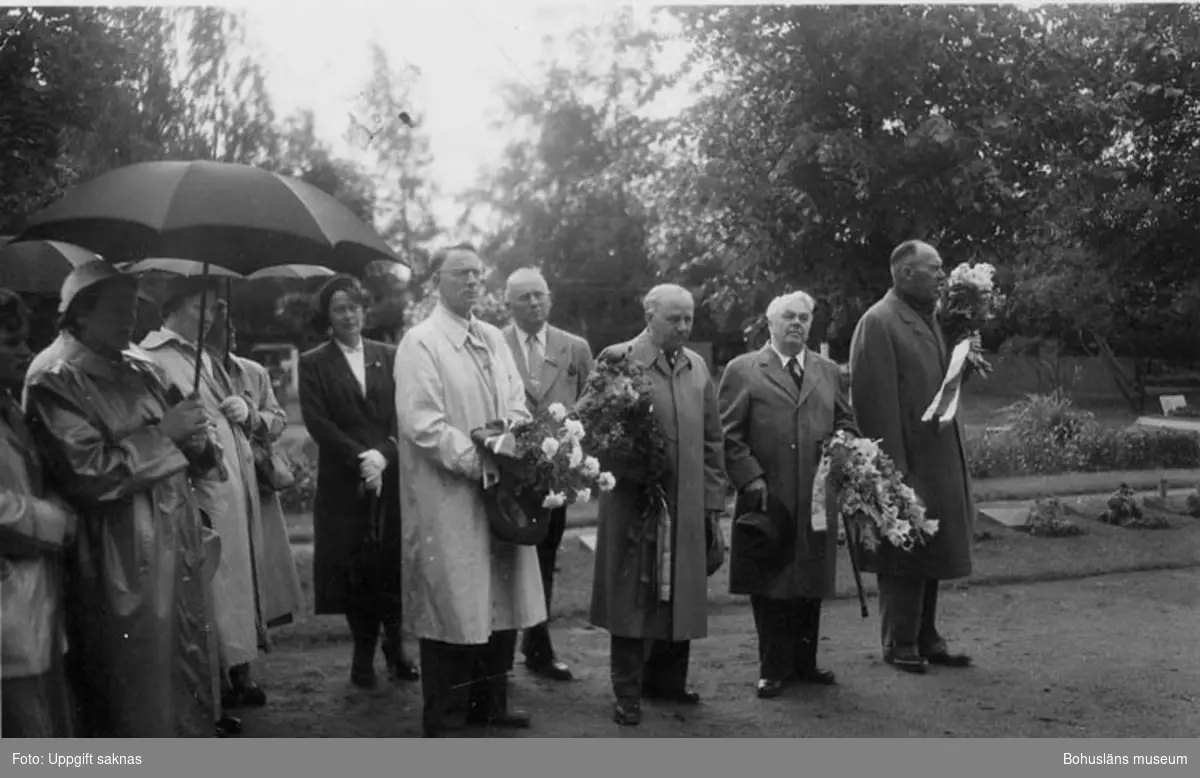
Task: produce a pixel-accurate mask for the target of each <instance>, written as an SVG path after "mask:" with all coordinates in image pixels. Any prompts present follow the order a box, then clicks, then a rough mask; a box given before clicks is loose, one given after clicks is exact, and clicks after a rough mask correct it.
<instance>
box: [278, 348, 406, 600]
mask: <svg viewBox="0 0 1200 778" xmlns="http://www.w3.org/2000/svg"><path fill="white" fill-rule="evenodd" d="M363 349H364V352H365V353H364V355H363V356H364V360H363V361H364V363H365V366H366V374H367V376H366V377H367V391H366V394H365V395H364V394H363V392H362V390H361V389H359V386H358V381H357V379H355V377H354V373H353V372H352V371H351V370H350V364H349V363H348V362H347V361H346V357H345V355H344V354H342V351H341V349H340V348H339V347H338V345H337V343H336V342H334V341H333V340H329V341H326V342H325V343H323V344H321V345H320V346H317V347H316V348H314V349H312V350H311V351H307V352H305V353H304V354H302V355H301V356H300V413H301V416H302V417H303V418H304V426H305V427H307V428H308V433H309V434H310V435H312V438H313V440H314V441H316V443H317V451H318V453H317V494H316V500H315V505H314V506H313V540H314V548H313V593H314V598H315V612H316V613H317V614H318V615H322V614H336V613H344V612H345V611H346V609H347V608H348V607H353V606H355V605H364V604H367V601H368V600H372V599H377V598H379V597H385V598H388V599H389V601H394V604H398V603H399V597H400V493H399V486H400V463H399V457H398V455H397V444H396V437H397V431H396V429H397V428H396V400H395V397H396V384H395V381H394V379H393V369H394V364H395V359H396V348H395V347H394V346H389V345H387V344H386V343H379V342H377V341H373V340H366V339H364V340H363ZM371 449H376V450H378V451H379V452H380V453H381V454H383V455H384V457H386V458H387V463H388V464H387V469H386V470H385V471H384V475H383V494H382V496H381V498H380V499H381V500H382V509H381V513H380V514H379V515H380V524H381V531H382V538H381V541H380V543H379V544H378V545H372V544H369V543H368V542H367V540H368V535H369V534H370V532H371V519H372V510H373V509H374V508H375V507H376V506H375V503H374V499H373V497H372V496H371V495H367V494H364V493H363V492H362V490H361V488H360V487H361V485H362V477H361V476H360V475H359V470H358V467H359V459H358V455H359V454H361V453H363V452H365V451H369V450H371ZM381 560H382V562H383V564H382V565H381V566H382V567H387V568H389V569H390V570H391V571H392V572H391V573H390V574H389V575H387V576H383V577H382V578H380V579H379V580H372V581H364V580H362V577H361V576H359V575H357V574H356V573H355V570H356V568H357V569H366V568H373V567H375V563H377V562H379V561H381Z"/></svg>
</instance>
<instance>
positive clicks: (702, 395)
mask: <svg viewBox="0 0 1200 778" xmlns="http://www.w3.org/2000/svg"><path fill="white" fill-rule="evenodd" d="M643 307H644V309H645V313H646V329H645V330H643V331H642V333H641V334H640V335H638V336H637V337H636V338H634V339H633V340H631V341H627V342H625V343H620V344H617V345H614V346H610V347H608V348H607V349H605V350H604V352H602V353H601V355H600V357H599V360H598V361H599V362H608V361H609V360H621V359H622V358H624V359H626V360H628V361H629V362H630V363H632V365H634V366H635V367H636V369H637V370H638V371H643V370H644V376H645V379H646V382H647V388H646V390H645V391H646V392H647V393H648V394H649V395H650V400H652V406H651V407H650V418H649V419H647V420H646V423H647V424H652V425H655V426H656V427H657V429H658V430H659V431H660V432H661V433H662V435H661V438H662V440H663V447H662V451H663V454H664V456H663V461H664V467H663V468H662V469H663V471H664V472H663V476H662V478H661V479H659V478H657V477H654V476H651V475H650V474H649V473H648V472H647V469H646V464H647V463H646V462H645V461H644V460H642V461H639V460H637V459H634V458H628V459H625V461H619V460H618V459H615V458H614V457H613V456H612V455H611V454H610V453H608V452H605V451H600V452H599V456H600V459H601V462H603V463H604V464H605V466H606V468H607V469H611V470H612V471H613V474H614V475H615V476H616V478H617V483H616V487H615V488H614V489H613V490H612V491H611V492H609V493H607V494H602V495H601V497H600V519H599V528H598V534H597V538H596V567H595V578H594V582H593V588H592V604H591V622H592V624H594V625H595V626H597V627H600V628H601V629H606V630H608V631H609V633H610V634H611V636H612V637H611V640H612V644H611V655H610V662H611V675H612V685H613V692H614V694H615V695H616V698H617V702H616V706H615V708H614V712H613V718H614V720H615V721H616V722H617V723H618V724H623V725H635V724H638V723H640V721H641V698H642V697H643V696H645V697H649V698H653V699H660V700H664V701H668V702H675V703H680V704H684V705H695V704H697V703H698V702H699V701H700V696H699V695H698V694H696V693H695V692H694V691H691V690H689V689H688V688H687V674H688V656H689V650H690V645H691V644H690V641H691V640H693V639H695V638H702V637H705V636H706V635H707V634H708V581H707V578H708V575H709V574H710V573H711V571H712V565H711V564H710V562H709V550H710V548H712V544H711V543H710V541H712V540H713V539H714V538H713V536H712V533H713V532H717V533H719V532H720V531H721V530H720V527H719V525H718V523H717V520H718V518H719V517H720V515H721V514H722V513H723V512H724V509H725V488H726V481H725V474H724V471H723V470H724V443H723V435H722V432H721V418H720V413H719V411H718V409H717V397H716V390H715V388H714V386H713V381H712V377H711V375H710V374H709V371H708V366H707V365H706V364H705V362H704V359H703V358H702V357H701V356H700V355H699V354H697V353H695V352H694V351H691V350H690V349H686V348H684V347H683V344H684V343H685V342H686V341H687V339H688V337H689V336H690V335H691V331H692V315H693V310H694V302H693V300H692V295H691V293H690V292H688V291H687V290H686V289H684V288H682V287H680V286H675V285H673V284H663V285H660V286H656V287H654V288H653V289H651V290H650V291H649V292H648V293H647V294H646V297H645V299H644V301H643ZM598 370H599V368H598ZM591 392H592V390H589V394H588V395H585V396H584V398H583V399H582V400H581V401H580V402H581V405H582V404H583V403H586V402H588V399H589V396H590V395H591ZM596 426H597V425H596V423H595V422H592V424H591V425H590V427H589V428H591V429H595V428H596ZM605 460H607V461H605ZM652 482H653V483H656V484H661V495H662V497H661V500H655V499H653V498H652V497H650V494H651V493H653V490H651V491H648V490H647V486H649V485H651V483H652ZM722 553H723V551H722Z"/></svg>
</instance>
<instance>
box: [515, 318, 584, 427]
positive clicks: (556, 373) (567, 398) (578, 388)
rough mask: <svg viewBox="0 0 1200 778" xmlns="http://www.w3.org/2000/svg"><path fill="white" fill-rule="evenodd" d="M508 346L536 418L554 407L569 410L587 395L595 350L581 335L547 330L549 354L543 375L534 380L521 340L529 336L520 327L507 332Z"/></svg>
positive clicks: (544, 362) (552, 329) (547, 327)
mask: <svg viewBox="0 0 1200 778" xmlns="http://www.w3.org/2000/svg"><path fill="white" fill-rule="evenodd" d="M503 332H504V342H505V343H507V344H508V348H509V350H510V351H511V352H512V355H513V361H514V362H516V363H517V369H518V370H520V371H521V380H522V381H524V382H525V398H526V401H527V403H528V405H529V412H530V413H532V414H534V415H535V416H536V415H537V414H538V412H540V411H543V410H545V409H546V408H549V407H550V406H551V405H553V404H554V403H562V404H563V405H564V406H565V407H566V408H567V410H571V409H572V408H574V407H575V403H576V402H577V401H578V400H579V398H580V397H581V396H582V395H583V390H584V389H585V388H586V387H587V380H588V375H590V374H591V372H592V347H591V346H589V345H588V342H587V341H586V340H584V339H583V338H581V337H579V336H578V335H572V334H571V333H569V332H567V331H566V330H560V329H559V328H558V327H552V326H550V325H547V326H546V354H545V359H544V360H543V362H542V370H541V374H540V375H538V376H531V375H530V374H529V365H528V363H527V362H526V360H525V348H524V346H523V344H522V343H521V340H522V339H524V338H525V337H527V336H526V334H525V332H524V330H521V329H520V328H519V327H517V325H516V324H509V325H508V326H507V327H505V328H504V330H503Z"/></svg>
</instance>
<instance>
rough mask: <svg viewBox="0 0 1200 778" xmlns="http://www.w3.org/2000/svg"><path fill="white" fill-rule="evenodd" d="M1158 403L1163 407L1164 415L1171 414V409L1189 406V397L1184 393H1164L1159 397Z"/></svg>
mask: <svg viewBox="0 0 1200 778" xmlns="http://www.w3.org/2000/svg"><path fill="white" fill-rule="evenodd" d="M1158 404H1159V406H1160V407H1161V408H1162V412H1163V416H1170V415H1171V411H1174V410H1176V409H1179V408H1186V407H1187V398H1186V397H1184V396H1183V395H1182V394H1164V395H1162V396H1161V397H1159V398H1158Z"/></svg>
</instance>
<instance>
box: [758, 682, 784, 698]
mask: <svg viewBox="0 0 1200 778" xmlns="http://www.w3.org/2000/svg"><path fill="white" fill-rule="evenodd" d="M782 693H783V681H772V680H769V679H767V678H759V679H758V686H756V687H755V694H757V695H758V697H759V699H761V700H769V699H771V698H772V697H778V696H779V695H780V694H782Z"/></svg>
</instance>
